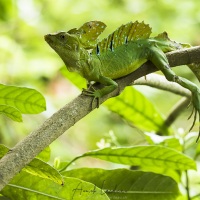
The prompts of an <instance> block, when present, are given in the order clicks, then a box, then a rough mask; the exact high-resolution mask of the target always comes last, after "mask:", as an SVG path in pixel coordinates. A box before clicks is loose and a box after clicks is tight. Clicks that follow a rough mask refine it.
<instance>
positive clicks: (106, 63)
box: [45, 21, 200, 125]
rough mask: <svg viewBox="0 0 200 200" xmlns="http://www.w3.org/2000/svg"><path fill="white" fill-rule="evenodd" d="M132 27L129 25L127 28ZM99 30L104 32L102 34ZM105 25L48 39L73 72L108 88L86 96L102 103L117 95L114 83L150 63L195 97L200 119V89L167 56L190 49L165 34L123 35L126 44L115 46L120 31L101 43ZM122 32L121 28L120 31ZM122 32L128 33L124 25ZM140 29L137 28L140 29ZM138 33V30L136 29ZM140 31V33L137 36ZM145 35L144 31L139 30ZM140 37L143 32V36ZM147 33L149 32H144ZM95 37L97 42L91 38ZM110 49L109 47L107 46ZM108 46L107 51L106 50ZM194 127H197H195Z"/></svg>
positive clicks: (92, 25)
mask: <svg viewBox="0 0 200 200" xmlns="http://www.w3.org/2000/svg"><path fill="white" fill-rule="evenodd" d="M135 23H136V25H138V24H139V25H143V26H144V27H143V28H144V29H145V28H147V35H148V34H150V33H151V32H150V31H151V29H150V27H148V25H145V24H144V23H143V22H142V23H138V22H135ZM135 23H134V24H135ZM127 25H129V24H127ZM99 27H101V30H100V31H99ZM105 27H106V26H105V24H103V23H102V22H97V21H92V22H88V23H85V24H84V25H83V26H82V27H80V28H79V29H78V30H77V29H72V30H70V31H68V32H59V33H56V34H48V35H46V36H45V40H46V41H47V43H48V44H49V45H50V46H51V47H52V48H53V49H54V50H55V51H56V52H57V54H58V55H59V56H60V57H61V58H62V60H63V61H64V63H65V65H66V66H67V68H68V70H69V71H74V72H78V73H79V74H80V75H81V76H83V77H84V78H85V79H86V80H88V82H91V81H95V82H99V83H101V84H103V85H104V87H103V88H102V89H99V90H94V89H91V87H89V89H88V90H84V91H83V92H84V94H86V95H89V96H93V97H94V99H97V100H98V99H99V98H101V97H103V96H104V95H106V94H109V93H110V92H112V91H114V90H115V89H116V88H117V87H118V85H117V83H116V82H115V81H114V79H117V78H120V77H123V76H125V75H128V74H130V73H132V72H133V71H135V70H136V69H138V68H139V67H140V66H141V65H142V64H144V63H145V62H147V61H148V60H150V61H151V62H152V63H153V64H154V65H155V66H156V67H157V68H158V69H159V70H161V71H162V72H163V74H164V75H165V77H166V79H167V80H168V81H173V82H176V83H178V84H180V85H181V86H183V87H184V88H187V89H189V90H190V91H191V93H192V103H193V106H194V109H195V119H196V115H197V113H198V114H199V115H200V89H199V88H198V87H197V86H196V85H195V84H194V83H192V82H190V81H189V80H187V79H185V78H182V77H180V76H177V75H176V74H175V73H174V72H173V71H172V70H171V68H170V66H169V62H168V60H167V57H166V55H165V53H166V52H170V51H173V50H177V49H181V48H185V47H186V48H187V47H189V45H183V44H179V43H176V42H174V41H171V40H170V39H169V38H168V36H167V33H166V32H164V33H161V34H159V35H158V36H157V37H154V38H149V37H148V36H144V34H143V35H141V38H140V35H139V36H138V35H137V37H136V36H134V37H132V38H131V37H130V38H131V39H130V41H129V40H128V37H129V36H130V33H129V35H127V36H126V35H124V34H123V35H122V37H124V38H123V40H122V41H124V42H121V43H120V44H118V45H115V44H114V42H115V43H116V41H117V36H120V33H119V31H118V32H117V30H116V31H115V32H114V33H116V35H117V34H118V35H117V36H116V37H115V38H113V37H114V36H115V35H114V33H113V34H111V35H110V38H111V37H112V38H111V39H110V38H109V37H108V38H107V39H106V40H105V39H104V40H105V41H102V42H100V43H97V41H96V39H97V37H98V35H99V34H100V33H101V32H102V31H103V30H104V28H105ZM120 28H121V27H120ZM120 28H119V30H121V29H124V30H125V29H126V26H125V25H123V27H122V28H121V29H120ZM136 29H137V28H136ZM132 30H133V31H134V29H132ZM138 30H139V28H138V29H137V30H136V32H137V31H138ZM139 31H141V30H139ZM139 33H140V32H139ZM144 33H145V31H144ZM91 37H93V40H90V38H91ZM106 45H107V46H106ZM103 46H106V47H103ZM193 125H194V123H193Z"/></svg>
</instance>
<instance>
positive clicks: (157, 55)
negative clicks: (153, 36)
mask: <svg viewBox="0 0 200 200" xmlns="http://www.w3.org/2000/svg"><path fill="white" fill-rule="evenodd" d="M148 60H150V61H151V62H152V63H153V64H154V65H155V66H156V67H157V68H158V69H159V70H161V71H162V72H163V74H164V75H165V77H166V79H167V80H168V81H173V82H176V83H178V84H179V85H181V86H182V87H184V88H186V89H188V90H190V91H191V93H192V103H193V106H194V109H195V115H194V122H193V124H192V127H191V128H190V130H191V129H192V128H193V126H194V123H195V121H196V116H197V113H198V114H199V121H200V89H199V87H198V86H197V85H195V84H194V83H192V82H191V81H189V80H187V79H185V78H182V77H180V76H177V75H176V74H175V73H174V72H173V71H172V69H171V68H170V65H169V62H168V60H167V57H166V55H165V54H164V53H163V52H162V51H161V49H159V48H158V47H156V46H152V47H150V48H149V52H148ZM199 137H200V130H199V135H198V138H197V141H198V139H199Z"/></svg>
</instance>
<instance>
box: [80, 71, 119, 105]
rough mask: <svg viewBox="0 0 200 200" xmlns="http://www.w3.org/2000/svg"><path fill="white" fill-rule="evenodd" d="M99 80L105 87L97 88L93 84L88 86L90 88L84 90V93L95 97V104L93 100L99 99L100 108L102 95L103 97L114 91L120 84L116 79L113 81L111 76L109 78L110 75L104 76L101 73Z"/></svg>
mask: <svg viewBox="0 0 200 200" xmlns="http://www.w3.org/2000/svg"><path fill="white" fill-rule="evenodd" d="M97 82H99V83H101V84H103V85H104V87H103V88H102V89H99V90H95V89H94V88H93V87H92V86H91V87H89V88H88V90H83V92H82V93H83V94H84V95H87V96H92V97H94V98H93V101H92V105H93V102H94V101H95V100H96V99H97V108H98V107H99V99H100V98H101V97H103V96H104V95H106V94H109V93H111V92H112V91H114V90H115V89H116V88H117V87H118V84H117V83H116V82H115V81H113V80H112V79H111V78H108V77H105V76H102V75H100V76H99V77H98V80H97Z"/></svg>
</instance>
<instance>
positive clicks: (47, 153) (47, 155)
mask: <svg viewBox="0 0 200 200" xmlns="http://www.w3.org/2000/svg"><path fill="white" fill-rule="evenodd" d="M50 157H51V149H50V147H49V146H48V147H46V148H45V149H44V150H43V151H42V152H40V153H39V154H38V155H37V158H39V159H41V160H43V161H45V162H48V161H49V159H50Z"/></svg>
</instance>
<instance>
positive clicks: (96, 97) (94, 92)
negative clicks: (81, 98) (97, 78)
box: [82, 86, 100, 109]
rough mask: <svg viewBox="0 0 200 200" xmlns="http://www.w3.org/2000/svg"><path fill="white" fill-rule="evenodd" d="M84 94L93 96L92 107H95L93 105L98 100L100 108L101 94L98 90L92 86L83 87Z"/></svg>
mask: <svg viewBox="0 0 200 200" xmlns="http://www.w3.org/2000/svg"><path fill="white" fill-rule="evenodd" d="M82 94H83V95H86V96H91V97H93V100H92V109H93V108H94V107H93V105H94V101H95V100H97V108H99V98H100V96H99V93H98V90H95V89H94V87H92V86H90V87H89V88H88V89H83V90H82Z"/></svg>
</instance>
